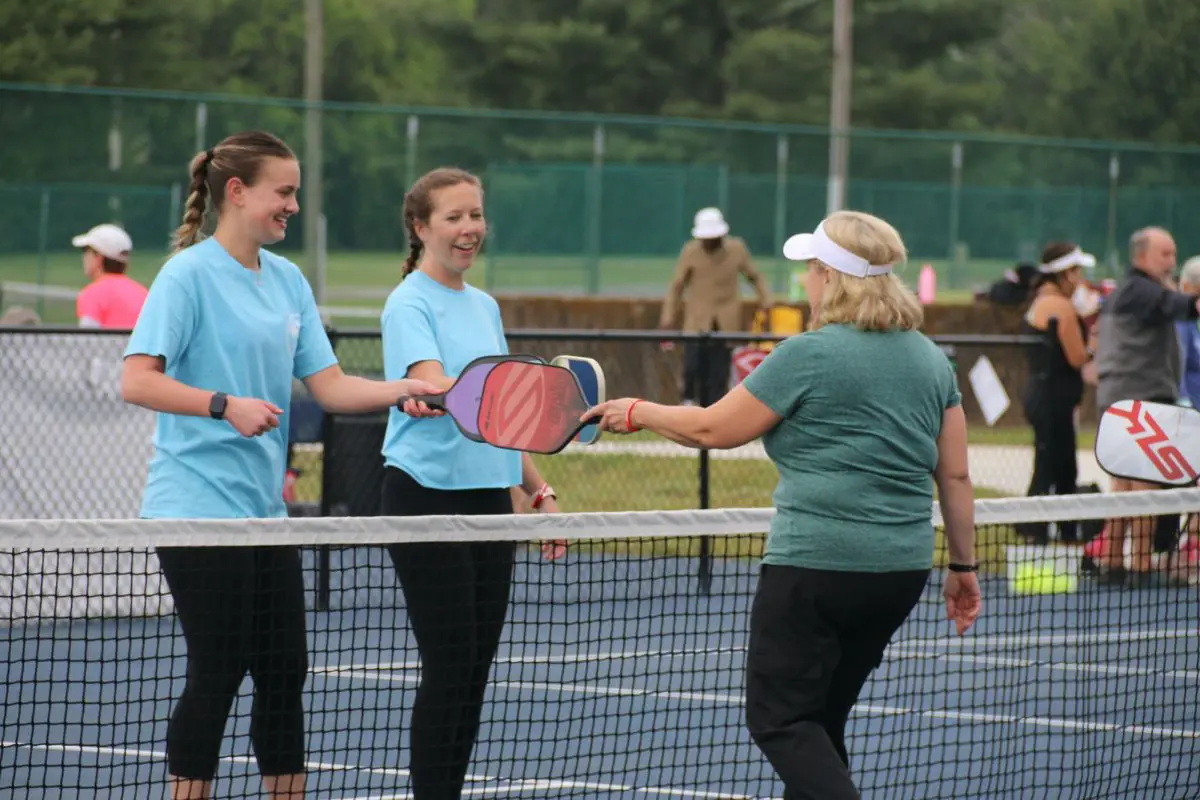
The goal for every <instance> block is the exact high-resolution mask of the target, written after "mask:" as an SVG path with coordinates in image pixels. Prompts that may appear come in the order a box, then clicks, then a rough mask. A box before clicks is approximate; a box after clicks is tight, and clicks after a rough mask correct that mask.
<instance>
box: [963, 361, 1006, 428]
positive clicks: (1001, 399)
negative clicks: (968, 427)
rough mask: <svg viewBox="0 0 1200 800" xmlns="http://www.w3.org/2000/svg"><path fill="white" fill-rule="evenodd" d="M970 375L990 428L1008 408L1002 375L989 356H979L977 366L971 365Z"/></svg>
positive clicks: (972, 385)
mask: <svg viewBox="0 0 1200 800" xmlns="http://www.w3.org/2000/svg"><path fill="white" fill-rule="evenodd" d="M969 377H970V379H971V389H972V390H974V392H975V399H976V400H978V401H979V409H980V410H981V411H983V418H984V419H985V420H986V421H987V424H988V427H989V428H990V427H991V426H993V425H995V424H996V421H997V420H999V419H1000V418H1001V417H1002V416H1004V412H1005V411H1007V410H1008V406H1009V400H1008V392H1006V391H1004V384H1002V383H1001V382H1000V376H999V375H997V374H996V368H995V367H993V366H992V362H991V361H989V360H988V357H987V356H980V357H979V360H978V361H976V362H975V366H973V367H971V372H970V373H969Z"/></svg>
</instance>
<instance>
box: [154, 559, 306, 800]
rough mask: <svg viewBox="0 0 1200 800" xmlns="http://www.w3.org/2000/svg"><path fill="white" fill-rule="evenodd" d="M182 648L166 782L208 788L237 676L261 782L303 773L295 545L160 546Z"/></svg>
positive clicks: (300, 596) (302, 637)
mask: <svg viewBox="0 0 1200 800" xmlns="http://www.w3.org/2000/svg"><path fill="white" fill-rule="evenodd" d="M157 554H158V560H159V564H160V565H161V567H162V572H163V576H164V577H165V578H166V580H167V586H168V587H169V588H170V590H171V596H172V598H173V599H174V602H175V613H176V615H177V616H178V617H179V624H180V627H182V628H183V636H184V641H185V642H186V643H187V681H186V683H185V684H184V687H183V694H181V695H180V696H179V699H178V701H176V703H175V710H174V711H173V712H172V714H171V719H170V722H169V723H168V724H167V765H168V768H169V769H170V772H171V774H172V775H174V776H176V777H179V778H191V779H194V780H212V778H213V776H214V775H215V774H216V771H217V760H218V757H219V754H220V749H221V736H222V734H223V732H224V730H225V722H226V720H227V719H228V717H229V710H230V708H231V707H232V705H233V701H234V698H235V697H236V696H237V691H238V687H239V686H240V685H241V682H242V678H243V677H245V675H246V672H247V671H249V673H250V675H251V677H252V678H253V679H254V704H253V707H252V710H251V719H250V740H251V743H252V744H253V746H254V755H255V756H256V757H257V759H258V766H259V770H260V771H261V772H262V774H263V775H293V774H296V773H300V772H303V771H304V697H303V693H304V680H305V678H306V676H307V674H308V641H307V637H306V631H305V616H304V614H305V609H304V578H303V575H302V574H301V568H300V554H299V551H298V550H297V549H296V548H294V547H160V548H158V551H157Z"/></svg>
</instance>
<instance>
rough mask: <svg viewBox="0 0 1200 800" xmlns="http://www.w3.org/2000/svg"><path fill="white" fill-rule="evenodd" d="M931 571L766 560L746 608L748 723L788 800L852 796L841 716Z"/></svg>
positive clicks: (845, 714) (855, 793)
mask: <svg viewBox="0 0 1200 800" xmlns="http://www.w3.org/2000/svg"><path fill="white" fill-rule="evenodd" d="M928 578H929V571H928V570H918V571H915V572H887V573H869V574H868V573H859V572H827V571H823V570H811V569H800V568H798V567H778V566H771V565H764V566H763V567H762V571H761V572H760V575H759V580H758V590H757V592H756V593H755V595H754V605H753V608H752V610H751V612H750V646H749V651H748V653H747V657H746V726H747V727H748V728H749V729H750V735H751V736H752V737H753V738H754V741H755V743H756V744H757V745H758V747H759V749H761V750H762V751H763V754H764V755H766V757H767V760H768V761H770V762H771V766H772V767H774V768H775V771H776V772H777V773H779V777H780V779H782V780H783V784H784V788H785V792H784V798H785V800H851V799H853V800H858V798H859V793H858V790H857V789H856V788H855V787H854V782H853V781H852V780H851V779H850V759H849V756H848V755H847V753H846V744H845V731H846V720H847V718H848V717H849V716H850V709H851V708H853V706H854V704H855V702H856V701H857V700H858V694H859V692H860V691H861V690H862V687H863V684H864V683H865V682H866V680H867V676H868V675H870V674H871V671H872V670H873V669H875V668H876V667H877V666H879V664H880V662H881V661H882V660H883V651H884V648H885V647H887V644H888V642H889V641H890V640H891V638H892V636H893V635H894V634H895V632H896V630H897V629H898V628H899V627H900V624H901V623H902V622H904V620H905V619H906V618H907V617H908V615H909V613H910V612H911V611H912V609H913V607H914V606H916V604H917V601H918V600H919V599H920V597H921V592H922V591H923V590H924V588H925V583H926V581H927V580H928Z"/></svg>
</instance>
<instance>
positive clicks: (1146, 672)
mask: <svg viewBox="0 0 1200 800" xmlns="http://www.w3.org/2000/svg"><path fill="white" fill-rule="evenodd" d="M1198 635H1200V631H1186V630H1185V631H1179V630H1173V629H1172V630H1150V631H1125V632H1116V633H1106V634H1064V635H1061V636H1058V637H1045V636H1043V637H1031V636H1028V635H1020V636H991V637H987V636H980V637H970V636H968V637H964V638H963V639H951V638H945V639H902V640H899V641H896V642H893V643H892V644H891V645H889V646H888V648H887V650H886V651H885V653H884V658H885V660H918V661H919V660H928V661H944V662H947V663H962V664H976V665H980V666H985V667H1010V668H1014V669H1039V670H1048V671H1051V672H1067V673H1078V674H1095V675H1104V676H1110V677H1137V676H1149V677H1154V676H1159V677H1163V678H1166V679H1170V680H1180V681H1185V682H1197V681H1200V671H1196V670H1161V669H1152V668H1148V667H1137V666H1123V665H1119V664H1084V663H1076V662H1058V661H1044V660H1037V659H1028V658H1017V657H1005V656H988V655H966V654H951V653H945V652H939V651H935V652H925V651H921V650H918V649H914V648H913V647H912V646H913V645H921V646H925V647H937V646H939V645H940V646H945V647H952V646H955V645H957V646H959V647H963V646H966V645H968V644H971V643H975V644H978V645H980V646H981V647H983V648H987V647H989V646H992V647H999V648H1000V649H1004V647H1003V646H1004V645H1008V644H1012V645H1019V646H1023V647H1028V646H1030V643H1031V642H1032V641H1034V640H1037V641H1038V643H1039V644H1046V643H1047V642H1045V641H1044V640H1045V639H1047V638H1054V639H1055V641H1054V642H1049V643H1050V644H1066V645H1071V644H1075V643H1080V644H1083V643H1089V642H1092V641H1095V642H1114V641H1120V642H1128V641H1145V640H1159V639H1168V640H1170V639H1179V638H1191V637H1192V636H1198ZM745 652H746V648H745V646H736V647H730V646H727V647H717V648H702V647H695V648H673V649H667V650H632V651H626V652H604V653H544V654H538V655H527V656H526V655H522V656H502V657H500V658H497V659H496V663H497V664H517V665H524V664H562V665H565V664H582V663H597V662H606V661H625V660H636V659H643V658H684V657H692V656H697V655H705V656H708V655H717V656H733V655H740V654H742V653H745ZM420 666H421V665H420V662H419V661H391V662H379V663H363V664H349V665H337V666H325V667H314V668H312V673H313V674H316V675H326V674H330V673H340V674H347V673H355V672H394V671H401V670H417V669H420Z"/></svg>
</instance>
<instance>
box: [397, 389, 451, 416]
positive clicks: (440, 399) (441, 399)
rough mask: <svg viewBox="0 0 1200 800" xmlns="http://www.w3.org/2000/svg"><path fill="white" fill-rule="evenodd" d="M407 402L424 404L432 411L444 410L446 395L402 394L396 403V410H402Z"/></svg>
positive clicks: (443, 393)
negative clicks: (413, 401) (412, 401)
mask: <svg viewBox="0 0 1200 800" xmlns="http://www.w3.org/2000/svg"><path fill="white" fill-rule="evenodd" d="M409 400H416V401H417V402H418V403H424V404H425V405H427V406H429V407H430V408H431V409H433V410H434V411H445V410H446V393H445V392H442V393H441V394H403V395H400V399H399V400H397V401H396V408H404V404H405V403H407V402H408V401H409Z"/></svg>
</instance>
